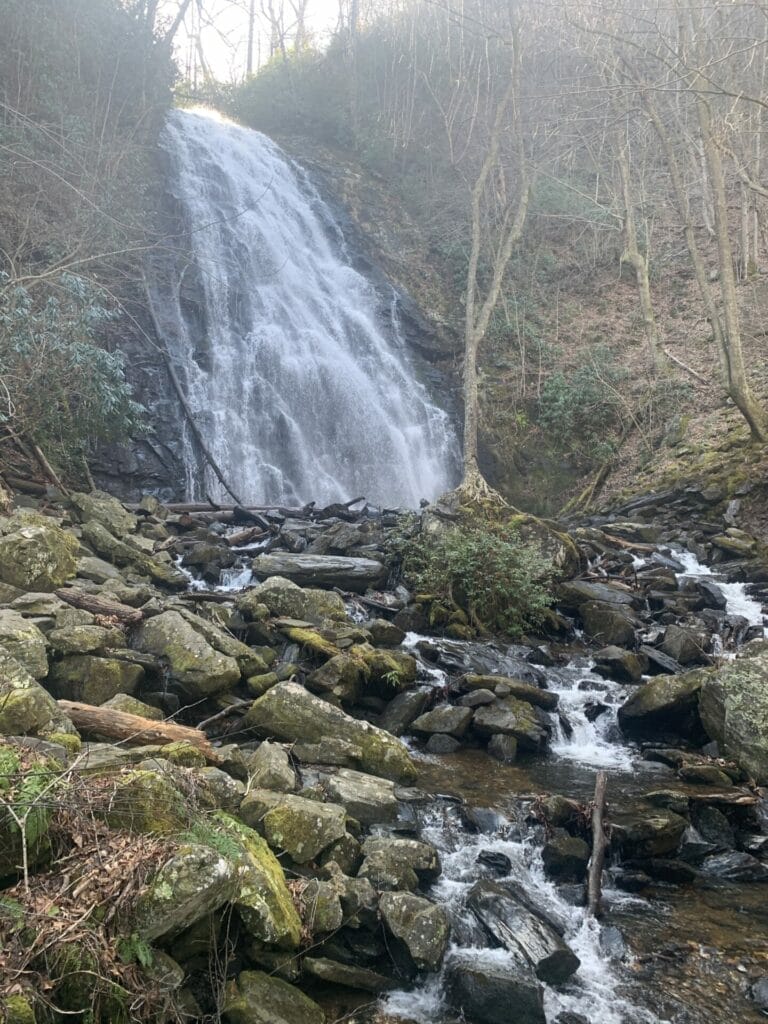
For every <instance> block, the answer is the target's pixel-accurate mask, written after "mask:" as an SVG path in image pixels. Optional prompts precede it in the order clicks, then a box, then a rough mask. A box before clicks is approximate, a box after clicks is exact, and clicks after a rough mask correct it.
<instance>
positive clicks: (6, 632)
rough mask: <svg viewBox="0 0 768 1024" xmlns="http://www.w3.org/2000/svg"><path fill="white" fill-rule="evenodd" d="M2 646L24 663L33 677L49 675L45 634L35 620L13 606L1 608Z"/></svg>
mask: <svg viewBox="0 0 768 1024" xmlns="http://www.w3.org/2000/svg"><path fill="white" fill-rule="evenodd" d="M0 648H2V649H3V650H4V651H5V652H6V653H7V654H10V656H11V657H12V658H15V659H16V661H18V662H19V664H20V665H23V666H24V668H25V669H26V670H27V672H29V674H30V675H31V676H32V677H33V679H42V678H43V677H44V676H46V675H48V654H47V651H46V640H45V637H44V635H43V634H42V633H41V632H40V630H39V629H38V628H37V626H36V625H35V624H34V622H30V620H29V619H25V618H24V616H23V615H21V613H20V612H18V611H15V610H13V609H12V608H0Z"/></svg>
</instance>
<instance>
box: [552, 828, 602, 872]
mask: <svg viewBox="0 0 768 1024" xmlns="http://www.w3.org/2000/svg"><path fill="white" fill-rule="evenodd" d="M541 855H542V860H543V861H544V870H545V871H546V873H547V874H548V875H549V877H550V878H555V879H558V880H559V881H563V882H569V881H570V882H581V881H583V879H584V878H585V877H586V874H587V864H588V862H589V856H590V849H589V847H588V846H587V844H586V843H585V842H584V840H583V839H579V838H578V837H577V836H572V835H569V834H568V832H566V831H565V829H562V828H558V829H555V831H554V832H553V834H552V835H551V837H550V838H549V839H548V840H547V842H546V843H545V844H544V848H543V849H542V851H541Z"/></svg>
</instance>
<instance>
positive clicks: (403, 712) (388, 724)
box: [379, 687, 431, 736]
mask: <svg viewBox="0 0 768 1024" xmlns="http://www.w3.org/2000/svg"><path fill="white" fill-rule="evenodd" d="M430 693H431V691H430V690H429V689H427V688H426V687H425V688H422V689H419V690H405V691H403V693H398V695H397V696H396V697H393V698H392V700H391V701H390V702H389V703H388V704H387V706H386V707H385V708H384V711H383V712H382V713H381V715H380V716H379V726H380V727H381V728H382V729H384V730H386V732H390V733H392V735H393V736H402V734H403V733H404V732H407V731H408V728H409V726H410V725H411V724H412V723H413V722H415V721H416V719H417V718H418V717H419V715H420V714H421V713H422V711H423V710H424V706H425V705H426V703H427V700H428V698H429V696H430Z"/></svg>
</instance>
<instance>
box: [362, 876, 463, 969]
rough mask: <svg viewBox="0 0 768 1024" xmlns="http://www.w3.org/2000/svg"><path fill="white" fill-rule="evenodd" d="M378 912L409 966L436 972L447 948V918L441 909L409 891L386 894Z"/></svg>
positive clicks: (380, 902)
mask: <svg viewBox="0 0 768 1024" xmlns="http://www.w3.org/2000/svg"><path fill="white" fill-rule="evenodd" d="M379 909H380V911H381V918H382V921H383V922H384V926H385V927H386V929H387V931H388V932H389V934H390V936H391V937H392V939H394V940H395V943H396V945H397V947H398V949H399V950H400V951H401V952H402V953H405V954H406V955H407V958H408V959H409V960H410V962H411V964H412V966H413V967H414V968H415V969H416V970H419V971H436V970H437V969H438V967H439V966H440V964H441V962H442V959H443V956H444V954H445V950H446V948H447V946H448V934H449V927H448V916H447V915H446V913H445V911H444V910H443V908H442V907H439V906H436V905H435V904H434V903H430V902H429V900H426V899H424V898H423V897H422V896H414V895H413V894H412V893H409V892H385V893H383V894H382V896H381V899H380V901H379Z"/></svg>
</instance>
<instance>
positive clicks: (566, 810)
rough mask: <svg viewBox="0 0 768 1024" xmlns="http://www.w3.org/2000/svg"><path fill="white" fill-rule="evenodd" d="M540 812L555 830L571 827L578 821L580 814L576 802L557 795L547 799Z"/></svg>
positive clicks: (543, 801) (542, 803)
mask: <svg viewBox="0 0 768 1024" xmlns="http://www.w3.org/2000/svg"><path fill="white" fill-rule="evenodd" d="M539 810H540V813H541V816H542V817H543V818H544V820H545V821H546V822H547V823H548V824H549V825H552V826H553V827H555V828H562V827H563V826H564V825H570V824H571V823H572V822H574V821H576V820H577V819H578V817H579V813H580V807H579V804H578V802H577V801H576V800H569V799H568V798H567V797H564V796H560V795H559V794H557V793H554V794H552V796H548V797H545V798H544V799H543V800H542V801H541V802H540V804H539Z"/></svg>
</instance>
